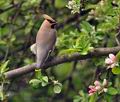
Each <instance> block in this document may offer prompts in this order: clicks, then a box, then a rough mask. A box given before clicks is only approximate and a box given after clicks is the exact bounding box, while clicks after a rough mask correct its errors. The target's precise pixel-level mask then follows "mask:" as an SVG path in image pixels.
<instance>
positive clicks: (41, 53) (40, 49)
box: [37, 29, 56, 67]
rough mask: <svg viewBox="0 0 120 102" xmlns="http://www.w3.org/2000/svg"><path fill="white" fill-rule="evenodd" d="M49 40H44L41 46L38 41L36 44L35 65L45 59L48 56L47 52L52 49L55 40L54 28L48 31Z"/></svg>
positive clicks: (40, 63) (39, 64) (38, 64)
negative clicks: (43, 44)
mask: <svg viewBox="0 0 120 102" xmlns="http://www.w3.org/2000/svg"><path fill="white" fill-rule="evenodd" d="M48 36H50V37H49V40H50V41H49V42H45V43H46V44H45V46H41V45H40V43H38V44H37V67H40V66H41V65H42V64H43V63H44V62H45V60H46V59H47V58H48V55H49V52H50V51H51V50H53V48H54V45H55V42H56V30H54V29H51V30H50V32H49V33H48Z"/></svg>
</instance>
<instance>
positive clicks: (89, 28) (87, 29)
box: [81, 21, 93, 33]
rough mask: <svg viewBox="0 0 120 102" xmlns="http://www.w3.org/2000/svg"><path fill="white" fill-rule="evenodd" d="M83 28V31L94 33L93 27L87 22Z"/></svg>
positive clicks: (82, 25)
mask: <svg viewBox="0 0 120 102" xmlns="http://www.w3.org/2000/svg"><path fill="white" fill-rule="evenodd" d="M81 27H82V30H83V31H85V32H87V33H90V32H92V31H93V28H92V26H91V25H90V24H89V23H88V22H86V21H82V23H81Z"/></svg>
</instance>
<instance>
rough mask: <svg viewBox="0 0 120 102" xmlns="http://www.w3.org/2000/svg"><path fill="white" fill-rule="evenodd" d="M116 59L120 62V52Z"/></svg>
mask: <svg viewBox="0 0 120 102" xmlns="http://www.w3.org/2000/svg"><path fill="white" fill-rule="evenodd" d="M116 58H117V60H118V61H119V60H120V51H119V52H118V53H117V54H116Z"/></svg>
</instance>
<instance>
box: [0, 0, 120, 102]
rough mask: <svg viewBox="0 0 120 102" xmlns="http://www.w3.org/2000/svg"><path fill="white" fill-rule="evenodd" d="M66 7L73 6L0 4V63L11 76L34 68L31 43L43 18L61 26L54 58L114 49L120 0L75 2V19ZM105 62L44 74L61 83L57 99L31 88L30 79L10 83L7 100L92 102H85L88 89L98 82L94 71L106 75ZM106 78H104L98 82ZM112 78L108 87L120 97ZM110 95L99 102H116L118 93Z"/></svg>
mask: <svg viewBox="0 0 120 102" xmlns="http://www.w3.org/2000/svg"><path fill="white" fill-rule="evenodd" d="M69 1H71V0H0V61H1V63H3V62H5V61H6V60H9V64H8V66H9V70H12V69H14V68H18V67H21V66H24V65H27V64H31V63H33V62H35V56H34V55H33V54H32V53H31V51H30V49H29V47H30V45H32V44H33V43H34V42H35V37H36V34H37V31H38V29H39V27H40V25H41V23H42V22H43V18H42V17H41V15H42V14H43V13H46V14H48V15H50V16H51V17H53V18H55V19H56V21H57V22H58V23H59V25H58V27H57V31H58V32H57V36H58V39H57V43H56V48H55V51H54V53H53V56H62V55H64V54H69V55H71V54H72V53H75V52H77V53H80V54H81V55H86V54H87V53H88V52H89V51H91V50H92V49H94V48H99V47H113V46H116V45H117V42H116V35H117V34H118V30H119V24H120V15H119V14H120V0H73V1H76V2H77V4H74V5H79V6H78V7H79V8H78V9H79V10H80V12H79V13H75V12H76V9H75V10H74V8H71V9H69V7H67V6H66V5H68V2H69ZM78 9H77V10H78ZM72 10H74V12H72ZM70 18H73V19H70ZM104 58H105V57H102V56H101V57H99V58H93V59H87V60H83V61H75V62H71V63H65V64H61V65H57V66H55V68H49V69H48V70H46V72H45V73H44V74H45V75H47V76H50V77H51V76H52V77H54V78H55V79H56V80H59V82H61V83H62V91H61V93H60V94H55V93H54V92H53V88H52V86H49V85H47V86H45V87H41V86H39V88H33V87H31V86H30V85H29V81H30V79H31V78H33V76H34V73H31V74H29V75H25V76H21V77H19V78H17V79H13V80H12V81H11V84H10V85H11V86H10V87H9V89H8V90H9V91H8V92H7V94H8V95H9V96H10V97H9V98H8V101H9V102H21V101H22V102H68V101H69V102H73V101H74V102H94V101H92V99H94V98H89V96H88V86H89V85H90V84H91V83H93V82H94V80H95V79H97V77H96V73H95V72H96V71H97V70H98V69H99V70H104ZM74 65H75V66H76V67H75V68H74ZM105 75H106V73H104V72H103V75H102V76H101V79H103V78H105ZM110 75H111V77H110V78H109V79H110V80H111V81H112V83H113V84H112V86H114V87H116V88H117V89H118V91H119V88H120V84H119V82H120V81H119V80H120V79H119V75H118V76H117V77H116V75H113V74H112V73H110ZM6 90H7V89H6ZM111 93H113V95H110V94H105V95H100V97H99V98H98V99H99V100H98V102H118V101H117V100H119V99H120V97H119V92H118V93H117V94H116V93H115V91H114V89H113V90H112V92H111ZM114 93H115V94H114ZM111 100H113V101H111Z"/></svg>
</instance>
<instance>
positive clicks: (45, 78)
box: [42, 76, 48, 87]
mask: <svg viewBox="0 0 120 102" xmlns="http://www.w3.org/2000/svg"><path fill="white" fill-rule="evenodd" d="M47 84H48V77H47V76H44V77H42V86H43V87H44V86H46V85H47Z"/></svg>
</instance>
